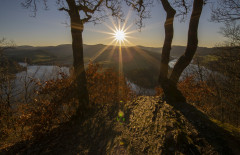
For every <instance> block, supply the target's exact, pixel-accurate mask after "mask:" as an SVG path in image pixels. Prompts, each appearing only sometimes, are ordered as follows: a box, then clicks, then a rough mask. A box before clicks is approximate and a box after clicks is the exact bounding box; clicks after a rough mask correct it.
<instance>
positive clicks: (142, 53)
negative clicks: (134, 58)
mask: <svg viewBox="0 0 240 155" xmlns="http://www.w3.org/2000/svg"><path fill="white" fill-rule="evenodd" d="M125 41H126V42H128V43H129V44H130V45H132V47H133V48H134V49H135V50H136V51H137V52H138V53H139V54H141V55H142V56H143V57H144V58H146V59H147V60H148V61H149V62H150V63H152V64H154V65H155V64H159V60H158V59H156V58H155V57H153V56H151V55H149V54H148V53H147V52H145V51H144V50H142V49H141V48H139V47H137V46H134V45H133V43H131V42H130V41H129V40H127V39H126V40H125Z"/></svg>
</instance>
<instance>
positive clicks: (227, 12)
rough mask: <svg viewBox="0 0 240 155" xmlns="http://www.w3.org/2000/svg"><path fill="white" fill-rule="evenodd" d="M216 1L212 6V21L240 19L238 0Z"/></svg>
mask: <svg viewBox="0 0 240 155" xmlns="http://www.w3.org/2000/svg"><path fill="white" fill-rule="evenodd" d="M216 3H217V4H215V5H213V7H212V16H211V20H212V21H216V22H230V21H235V20H239V19H240V1H239V0H218V1H217V2H216Z"/></svg>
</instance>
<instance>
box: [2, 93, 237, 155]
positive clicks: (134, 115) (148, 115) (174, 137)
mask: <svg viewBox="0 0 240 155" xmlns="http://www.w3.org/2000/svg"><path fill="white" fill-rule="evenodd" d="M118 107H119V108H118ZM111 109H112V110H111V111H106V109H101V110H99V111H98V112H96V113H95V114H94V115H92V116H91V117H89V119H87V120H85V121H83V122H81V123H79V124H75V125H74V124H71V123H67V124H64V125H62V126H61V127H59V128H57V129H54V130H53V131H52V132H51V133H49V134H47V135H45V136H44V137H41V138H40V139H38V140H37V141H27V142H22V143H19V144H17V145H15V146H13V147H10V148H8V149H6V150H1V151H0V153H3V154H16V153H18V154H96V153H97V154H239V153H240V152H239V151H240V150H239V148H240V147H239V146H240V145H239V144H240V143H239V140H236V139H235V138H234V137H232V136H231V135H230V134H229V133H227V132H226V131H225V130H223V129H221V128H219V127H218V126H216V125H215V124H214V123H212V122H211V121H210V120H209V119H208V117H207V116H206V115H204V114H203V113H202V112H200V111H199V110H197V109H195V108H194V107H193V106H191V105H189V104H186V103H167V102H163V101H161V100H160V101H159V97H149V96H140V97H138V98H136V99H134V100H133V101H131V102H127V103H125V104H123V105H120V106H117V105H116V106H115V107H114V108H111ZM119 111H122V112H123V114H121V117H122V118H124V119H119Z"/></svg>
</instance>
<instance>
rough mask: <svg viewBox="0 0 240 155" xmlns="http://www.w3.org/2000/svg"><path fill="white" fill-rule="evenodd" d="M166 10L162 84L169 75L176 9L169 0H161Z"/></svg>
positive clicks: (160, 76) (160, 78)
mask: <svg viewBox="0 0 240 155" xmlns="http://www.w3.org/2000/svg"><path fill="white" fill-rule="evenodd" d="M161 2H162V5H163V8H164V10H165V11H166V13H167V17H166V21H165V24H164V27H165V40H164V45H163V49H162V58H161V66H160V75H159V83H160V85H161V86H162V85H163V84H164V83H165V82H166V80H167V76H168V63H169V56H170V51H171V46H172V40H173V33H174V30H173V21H174V16H175V14H176V11H175V10H174V9H173V8H172V6H171V5H170V4H169V2H168V0H161Z"/></svg>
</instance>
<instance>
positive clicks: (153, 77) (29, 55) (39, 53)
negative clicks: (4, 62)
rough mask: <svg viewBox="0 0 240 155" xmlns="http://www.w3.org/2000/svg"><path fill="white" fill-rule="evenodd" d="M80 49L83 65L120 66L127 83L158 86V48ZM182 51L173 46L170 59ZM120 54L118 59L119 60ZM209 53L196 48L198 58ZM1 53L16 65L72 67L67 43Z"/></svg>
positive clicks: (22, 47) (159, 50)
mask: <svg viewBox="0 0 240 155" xmlns="http://www.w3.org/2000/svg"><path fill="white" fill-rule="evenodd" d="M83 48H84V61H85V63H88V62H89V61H90V60H91V61H93V62H94V63H100V64H101V65H103V67H104V68H114V69H115V70H116V71H117V72H119V68H120V67H119V64H122V70H123V73H124V75H125V77H127V78H128V80H129V81H131V82H133V83H135V84H137V85H139V86H141V87H143V88H148V89H149V88H150V89H153V88H154V87H156V86H157V84H158V82H157V80H158V75H159V68H160V60H161V51H162V48H154V47H144V46H131V47H122V49H121V52H120V51H119V47H118V46H117V47H114V46H107V45H103V44H97V45H84V46H83ZM185 48H186V47H184V46H173V47H172V51H171V58H170V60H172V59H174V58H177V57H179V56H180V55H182V54H183V53H184V50H185ZM120 53H121V55H122V56H121V60H120V59H119V58H120V57H119V56H120ZM210 53H212V49H211V48H204V47H199V48H198V50H197V54H198V55H199V56H205V55H208V54H210ZM5 54H6V55H7V56H8V57H9V58H10V59H13V60H15V61H18V62H24V61H27V62H28V63H29V64H36V65H60V66H72V64H73V55H72V46H71V45H70V44H64V45H59V46H47V47H32V46H19V47H16V48H15V49H11V50H7V51H6V52H5ZM120 61H122V63H120ZM139 77H141V78H139Z"/></svg>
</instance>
